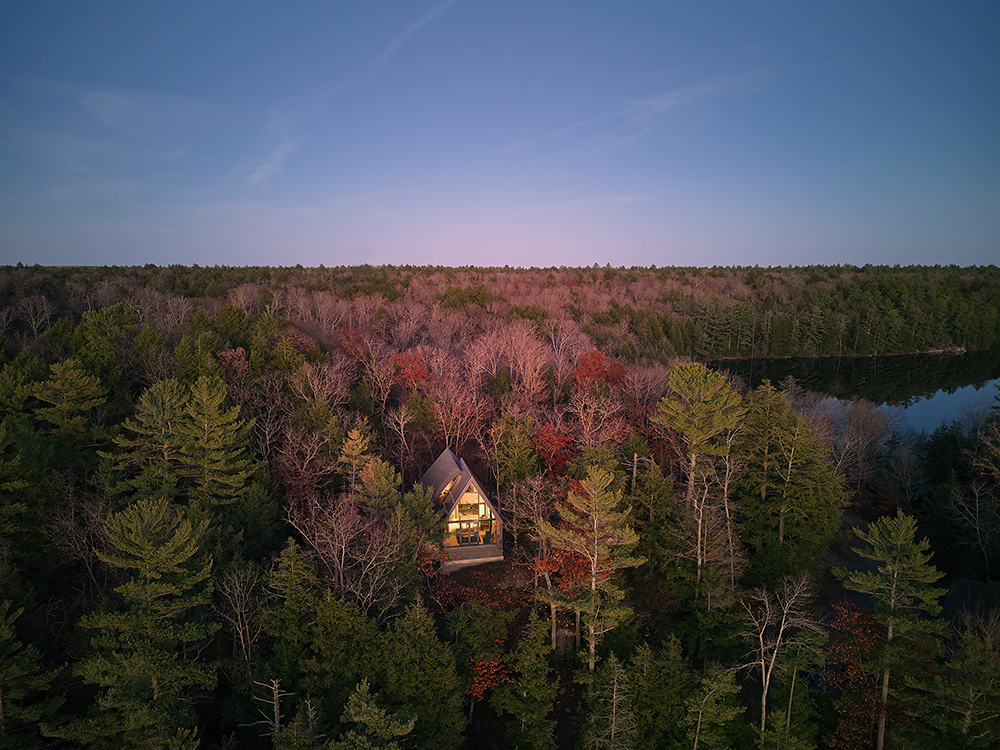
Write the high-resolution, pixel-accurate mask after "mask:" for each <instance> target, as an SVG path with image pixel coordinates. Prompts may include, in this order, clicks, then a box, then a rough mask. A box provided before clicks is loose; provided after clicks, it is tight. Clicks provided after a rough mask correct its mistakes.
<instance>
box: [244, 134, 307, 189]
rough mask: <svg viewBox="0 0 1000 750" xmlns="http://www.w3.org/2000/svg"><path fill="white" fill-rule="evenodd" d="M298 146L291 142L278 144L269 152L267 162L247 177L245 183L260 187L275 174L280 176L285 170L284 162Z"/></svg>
mask: <svg viewBox="0 0 1000 750" xmlns="http://www.w3.org/2000/svg"><path fill="white" fill-rule="evenodd" d="M297 149H298V145H297V144H296V143H295V142H293V141H284V142H283V143H279V144H278V145H277V146H275V147H274V148H273V149H272V150H271V155H270V157H268V160H267V161H266V162H265V163H264V164H261V165H260V166H259V167H257V169H255V170H254V171H253V173H252V174H251V175H250V176H249V177H247V182H249V183H250V184H251V185H260V184H261V183H263V182H266V181H267V180H269V179H270V178H271V177H274V176H275V175H276V174H280V173H281V172H282V170H284V168H285V161H286V160H287V159H288V158H289V157H290V156H291V155H292V154H294V153H295V151H296V150H297Z"/></svg>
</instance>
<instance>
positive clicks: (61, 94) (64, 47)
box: [0, 0, 1000, 266]
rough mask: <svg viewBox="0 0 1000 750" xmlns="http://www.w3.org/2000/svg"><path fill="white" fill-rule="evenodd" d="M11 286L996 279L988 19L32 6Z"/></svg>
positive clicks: (150, 2) (963, 2)
mask: <svg viewBox="0 0 1000 750" xmlns="http://www.w3.org/2000/svg"><path fill="white" fill-rule="evenodd" d="M4 16H5V20H4V23H3V24H2V26H0V263H16V262H18V261H22V262H25V263H42V264H46V265H49V264H98V265H101V264H128V265H132V264H144V263H157V264H169V263H182V264H192V263H198V264H200V265H215V264H224V265H294V264H296V263H301V264H303V265H307V266H308V265H319V264H324V265H327V266H331V265H342V264H347V265H353V264H359V263H373V264H382V263H393V264H397V263H414V264H445V265H464V264H471V265H508V264H509V265H512V266H550V265H578V266H579V265H591V264H593V263H598V264H600V265H604V264H606V263H610V264H611V265H613V266H649V265H658V266H669V265H685V266H687V265H694V266H710V265H754V264H756V265H804V264H811V263H855V264H864V263H888V264H895V263H900V264H908V263H921V264H935V263H942V264H946V263H957V264H960V265H970V264H990V263H996V262H997V259H998V258H1000V43H998V41H997V40H998V39H1000V3H998V2H996V1H995V0H956V2H942V1H941V0H933V1H932V2H925V1H923V0H906V1H904V2H879V1H878V0H865V1H863V2H855V1H854V0H840V1H839V2H803V1H802V0H794V1H789V2H751V1H750V0H738V1H737V0H732V1H727V2H721V1H716V0H699V2H673V1H671V0H659V1H656V2H653V1H649V2H629V1H628V0H616V1H614V2H612V1H611V0H603V1H600V2H598V1H596V0H493V1H488V0H446V1H445V2H433V1H428V2H424V1H422V0H407V1H406V2H403V1H401V0H400V1H397V2H388V1H384V0H326V1H325V2H319V1H316V0H302V1H298V2H296V1H295V0H289V1H288V2H282V3H278V2H254V1H253V0H240V1H238V2H237V1H236V0H226V1H221V0H199V1H198V2H187V1H186V0H172V1H171V2H169V3H168V2H160V1H159V0H143V1H142V2H135V0H130V1H129V2H118V1H116V0H102V1H101V2H67V1H66V0H31V2H21V3H16V4H12V5H11V6H10V7H8V8H6V10H5V13H4Z"/></svg>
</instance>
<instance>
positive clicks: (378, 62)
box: [247, 0, 458, 185]
mask: <svg viewBox="0 0 1000 750" xmlns="http://www.w3.org/2000/svg"><path fill="white" fill-rule="evenodd" d="M457 2H458V0H444V1H443V2H439V3H438V4H437V5H435V6H434V7H432V8H431V9H430V10H429V11H427V13H425V14H424V15H422V16H421V17H420V18H418V19H417V20H416V21H414V22H413V23H411V24H409V25H408V26H407V27H406V28H405V29H404V30H403V32H402V33H401V34H400V35H399V36H397V37H396V38H394V39H393V40H392V41H390V42H389V44H388V46H387V47H386V48H385V50H384V51H383V52H382V53H381V54H379V55H378V56H377V57H375V58H373V59H372V60H371V61H370V62H369V63H368V65H367V66H365V67H364V69H363V72H361V73H358V74H356V75H354V76H351V77H349V78H346V79H344V80H341V81H338V82H337V83H335V84H333V85H331V86H329V87H327V88H326V89H323V90H322V91H320V92H319V93H313V94H312V95H305V96H300V97H297V98H294V99H291V100H288V101H285V102H283V103H282V104H281V105H280V106H278V107H275V108H274V109H273V110H272V111H271V113H270V115H269V116H268V119H267V123H266V124H265V126H264V131H265V133H268V134H270V135H271V137H274V138H278V139H280V141H281V142H280V143H279V145H278V146H277V147H275V149H274V150H273V151H272V152H271V156H270V158H269V159H268V161H267V162H266V163H264V164H262V165H260V166H259V167H257V168H256V169H255V170H254V171H253V172H252V173H251V174H250V176H249V177H247V181H248V182H250V183H252V184H254V185H260V184H263V183H264V182H266V181H267V180H268V179H269V178H271V177H273V176H274V175H276V174H278V173H280V172H281V171H282V169H283V166H282V164H283V163H284V161H285V160H286V159H288V158H289V157H290V156H291V155H292V154H293V153H294V152H295V151H296V150H297V144H298V140H297V139H296V138H293V137H292V136H291V135H290V133H291V132H292V130H293V128H294V127H295V125H297V124H298V123H299V122H302V121H303V120H306V119H307V118H309V117H310V116H312V115H314V114H315V113H317V112H318V111H319V110H320V109H321V107H322V106H323V105H324V104H326V103H327V102H328V101H329V100H331V99H333V98H335V97H337V96H339V95H341V94H343V93H344V92H345V91H347V90H348V89H351V88H353V87H355V86H357V85H359V84H362V83H364V82H365V81H367V80H370V79H371V78H373V77H375V76H376V75H378V74H379V72H381V71H382V69H383V68H385V66H386V65H388V64H389V61H390V60H391V59H392V57H393V56H394V55H395V54H396V53H397V52H399V50H400V49H401V48H402V47H403V46H404V45H405V44H406V43H407V42H408V41H409V40H410V39H411V38H412V37H413V35H414V34H416V33H417V32H418V31H420V29H422V28H423V27H424V26H426V25H427V24H429V23H430V22H431V21H433V20H434V19H435V18H437V17H438V16H440V15H441V14H442V13H444V12H445V11H446V10H448V8H450V7H451V6H453V5H455V4H456V3H457Z"/></svg>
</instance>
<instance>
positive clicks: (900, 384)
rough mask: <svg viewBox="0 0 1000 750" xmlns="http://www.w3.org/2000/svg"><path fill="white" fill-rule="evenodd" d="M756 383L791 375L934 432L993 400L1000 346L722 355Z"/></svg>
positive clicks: (999, 377) (721, 364)
mask: <svg viewBox="0 0 1000 750" xmlns="http://www.w3.org/2000/svg"><path fill="white" fill-rule="evenodd" d="M707 364H708V365H709V366H711V367H714V368H718V369H720V370H729V371H731V372H733V373H735V374H736V375H738V376H739V377H741V378H742V379H743V380H745V381H748V382H749V383H750V384H751V386H752V387H755V388H756V387H757V386H758V385H760V383H761V381H762V380H765V379H768V380H770V381H771V382H772V383H774V384H775V385H777V384H779V383H780V382H781V381H782V380H784V379H785V378H787V377H789V376H791V377H793V378H795V380H796V381H797V382H798V383H799V385H801V386H802V387H803V388H807V389H809V390H810V391H815V392H817V393H827V394H829V395H831V396H835V397H836V398H844V399H850V398H857V397H862V398H866V399H868V400H869V401H871V402H873V403H876V404H888V405H891V406H899V407H902V408H903V409H905V410H906V416H907V419H908V421H909V422H910V426H911V427H913V428H914V429H916V430H924V431H926V432H933V431H934V429H936V428H937V427H938V426H939V425H940V424H941V423H942V422H944V421H947V420H951V419H955V418H957V417H958V416H960V414H961V413H962V410H963V409H964V408H966V407H967V406H971V405H973V404H976V403H977V402H979V401H985V402H987V403H990V402H992V401H993V398H994V397H995V396H997V394H998V393H1000V391H998V390H997V384H998V383H1000V348H994V349H990V350H988V351H981V352H965V353H963V354H899V355H895V356H891V357H841V358H835V357H789V358H783V359H753V360H749V359H746V360H722V361H714V362H708V363H707Z"/></svg>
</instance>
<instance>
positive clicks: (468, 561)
mask: <svg viewBox="0 0 1000 750" xmlns="http://www.w3.org/2000/svg"><path fill="white" fill-rule="evenodd" d="M446 549H447V550H448V562H446V563H445V564H444V565H442V566H441V572H442V573H451V572H454V571H456V570H459V569H461V568H469V567H471V566H473V565H482V564H483V563H488V562H499V561H501V560H503V550H501V549H500V545H498V544H470V545H466V546H463V547H446Z"/></svg>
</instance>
